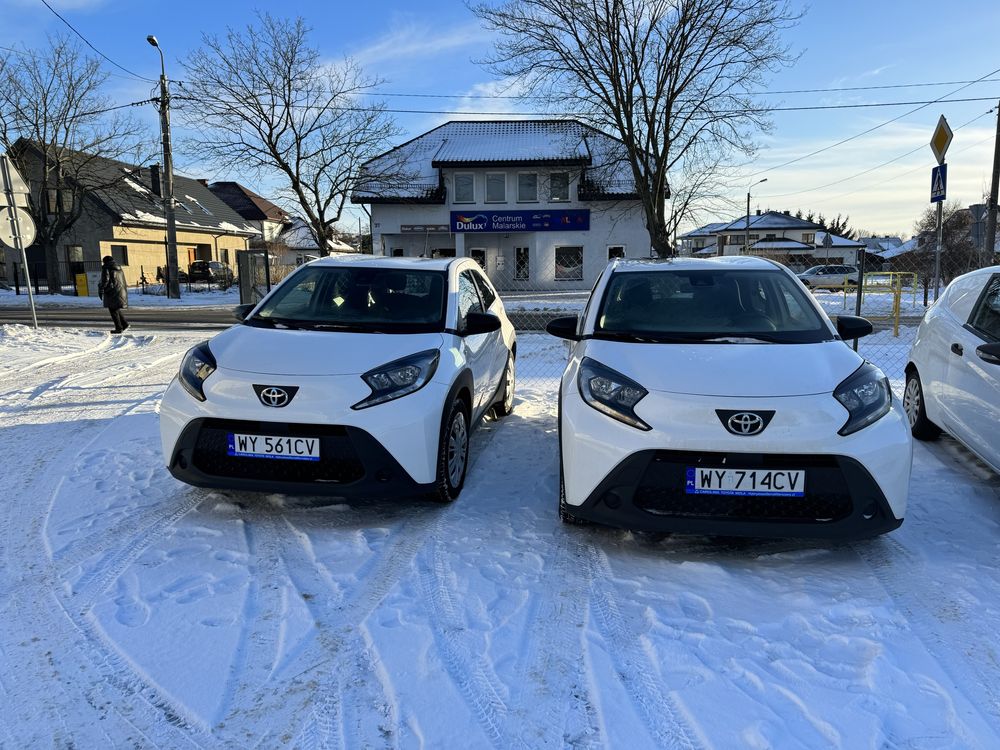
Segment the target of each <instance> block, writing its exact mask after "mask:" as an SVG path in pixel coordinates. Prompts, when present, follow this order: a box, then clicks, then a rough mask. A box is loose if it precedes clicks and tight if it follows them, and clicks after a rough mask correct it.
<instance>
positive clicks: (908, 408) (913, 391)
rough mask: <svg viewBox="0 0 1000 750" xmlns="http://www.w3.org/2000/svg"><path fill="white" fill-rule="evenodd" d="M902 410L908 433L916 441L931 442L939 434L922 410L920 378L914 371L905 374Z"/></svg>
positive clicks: (938, 430)
mask: <svg viewBox="0 0 1000 750" xmlns="http://www.w3.org/2000/svg"><path fill="white" fill-rule="evenodd" d="M903 410H904V411H905V412H906V418H907V420H909V422H910V432H911V433H913V437H915V438H917V440H933V439H934V438H936V437H937V436H938V435H940V434H941V428H940V427H938V426H937V425H936V424H934V423H933V422H932V421H931V420H929V419H928V418H927V411H926V409H925V408H924V389H923V387H922V386H921V385H920V376H919V375H918V374H917V371H916V370H912V369H911V370H910V371H909V372H908V373H907V374H906V387H905V388H904V389H903Z"/></svg>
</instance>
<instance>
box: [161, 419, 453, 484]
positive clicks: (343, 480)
mask: <svg viewBox="0 0 1000 750" xmlns="http://www.w3.org/2000/svg"><path fill="white" fill-rule="evenodd" d="M231 432H235V433H245V434H259V435H276V436H289V437H311V438H319V440H320V456H321V459H320V460H319V461H292V460H283V459H274V458H248V457H235V456H230V455H229V454H228V450H227V438H228V434H229V433H231ZM167 468H168V469H169V470H170V473H171V474H173V476H174V477H176V478H177V479H179V480H181V481H182V482H186V483H187V484H191V485H194V486H196V487H212V488H219V489H232V490H248V491H253V492H280V493H282V494H309V495H334V496H337V497H356V496H366V497H385V496H395V495H415V494H419V493H422V492H428V491H429V490H431V489H432V488H433V486H434V485H433V483H430V484H419V483H418V482H415V481H414V480H413V478H412V477H410V475H409V474H408V473H407V472H406V471H405V470H404V469H403V467H402V466H400V464H399V462H398V461H397V460H396V459H395V458H393V456H392V455H391V454H390V453H389V452H388V451H387V450H386V449H385V447H383V446H382V444H381V443H379V441H378V440H376V439H375V438H374V437H372V436H371V435H370V434H369V433H368V432H366V431H365V430H362V429H360V428H358V427H345V426H340V425H322V424H290V423H287V422H258V421H248V420H231V419H213V418H202V419H195V420H193V421H191V422H189V423H188V424H187V426H186V427H185V428H184V430H183V431H182V432H181V435H180V437H179V438H178V440H177V443H176V445H175V447H174V451H173V454H172V455H171V456H170V458H169V463H168V465H167Z"/></svg>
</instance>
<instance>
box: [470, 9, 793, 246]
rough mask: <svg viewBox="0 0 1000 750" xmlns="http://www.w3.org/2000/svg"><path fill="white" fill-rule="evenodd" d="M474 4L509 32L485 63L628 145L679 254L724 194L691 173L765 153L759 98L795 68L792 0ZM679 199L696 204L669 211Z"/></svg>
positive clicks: (663, 237) (658, 221) (663, 234)
mask: <svg viewBox="0 0 1000 750" xmlns="http://www.w3.org/2000/svg"><path fill="white" fill-rule="evenodd" d="M471 8H472V10H473V11H474V12H475V13H476V14H477V15H478V16H479V17H480V18H481V19H482V20H483V21H484V22H485V23H486V25H487V26H488V27H489V28H491V29H493V30H495V31H497V32H499V34H500V38H499V40H498V41H497V43H496V50H495V52H494V54H493V55H492V56H491V57H490V58H489V59H488V60H486V61H485V62H486V64H487V66H488V67H489V68H490V69H491V70H493V71H494V72H495V73H497V74H499V75H503V76H508V77H512V78H514V79H516V80H517V81H518V82H519V83H520V85H521V87H522V90H525V91H530V92H531V94H532V95H533V96H536V97H537V96H539V95H541V96H546V97H548V98H550V100H551V101H552V103H553V105H554V106H557V107H560V108H561V109H563V110H566V111H570V112H573V113H575V114H576V115H577V116H578V117H579V118H580V119H581V120H583V121H585V122H587V123H588V124H590V125H592V126H594V127H596V128H598V129H601V130H604V131H605V132H607V133H609V134H612V135H615V136H617V137H619V138H621V139H622V141H623V142H624V143H625V144H626V147H627V156H628V161H629V164H630V166H631V170H632V175H633V178H634V180H635V184H636V190H637V193H638V196H639V199H640V201H641V203H642V207H643V210H644V213H645V216H646V225H647V227H648V230H649V237H650V242H651V244H652V246H653V248H654V249H655V250H656V252H657V253H659V254H660V255H666V254H669V253H670V252H671V243H670V231H669V230H670V226H671V225H672V224H673V225H676V223H678V222H679V221H680V220H683V218H685V217H684V216H683V214H685V212H690V211H692V210H693V209H694V208H695V207H697V206H698V205H699V203H700V202H701V196H700V195H699V193H706V194H707V195H708V196H712V195H714V194H716V193H718V192H720V189H721V187H722V185H721V183H717V181H708V182H709V183H716V184H706V181H705V179H704V175H703V174H702V175H701V182H702V187H701V188H699V189H694V188H687V189H685V188H683V187H682V185H681V181H682V180H683V179H684V177H685V175H687V176H692V175H698V174H699V172H698V169H697V164H698V162H699V161H704V160H705V158H706V154H710V153H711V154H715V155H716V157H720V158H721V157H722V156H724V155H729V154H734V153H743V154H746V155H750V154H752V153H753V143H752V134H753V133H754V132H755V131H756V130H758V129H762V128H766V127H767V126H768V125H769V121H768V118H767V112H766V109H765V108H764V107H762V106H761V105H759V104H758V103H756V101H755V99H754V96H753V94H752V92H753V91H755V90H759V88H760V87H761V86H762V85H763V83H764V80H765V77H766V75H767V74H768V73H769V72H773V71H774V70H776V69H777V68H778V67H780V66H781V65H784V64H787V63H789V62H790V61H791V59H792V58H791V56H790V55H789V52H788V48H787V47H786V46H784V45H783V44H782V43H781V41H780V38H779V32H780V31H781V30H782V29H784V28H786V27H788V26H790V25H792V24H793V23H794V22H795V21H796V20H797V18H798V15H797V14H795V13H793V12H792V11H791V10H790V9H789V7H788V5H787V3H786V2H785V1H784V0H501V1H499V2H490V1H486V0H484V1H483V2H477V3H475V4H473V5H472V6H471ZM669 179H672V180H674V183H673V184H670V185H669V189H668V180H669ZM705 188H707V191H706V190H705ZM669 192H673V193H674V194H681V195H688V196H691V198H692V199H691V200H686V201H681V202H680V203H679V204H678V205H675V206H672V207H671V209H670V214H668V212H667V207H666V200H667V196H668V194H669ZM678 216H680V219H678V218H677V217H678ZM668 217H670V218H668Z"/></svg>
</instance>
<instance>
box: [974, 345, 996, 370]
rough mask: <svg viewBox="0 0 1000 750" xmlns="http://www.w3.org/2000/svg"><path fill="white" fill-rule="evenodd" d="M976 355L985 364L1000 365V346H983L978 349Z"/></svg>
mask: <svg viewBox="0 0 1000 750" xmlns="http://www.w3.org/2000/svg"><path fill="white" fill-rule="evenodd" d="M976 354H978V355H979V358H980V359H981V360H983V362H988V363H989V364H991V365H1000V344H983V345H982V346H979V347H977V348H976Z"/></svg>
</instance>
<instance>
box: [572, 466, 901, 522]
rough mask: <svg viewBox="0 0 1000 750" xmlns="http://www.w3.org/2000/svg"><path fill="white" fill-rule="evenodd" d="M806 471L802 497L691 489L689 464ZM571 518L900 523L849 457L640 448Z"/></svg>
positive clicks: (622, 520) (873, 483) (650, 520)
mask: <svg viewBox="0 0 1000 750" xmlns="http://www.w3.org/2000/svg"><path fill="white" fill-rule="evenodd" d="M698 467H712V468H719V467H725V468H727V469H788V468H790V467H794V468H801V469H804V470H805V472H806V495H805V497H771V496H761V495H756V496H750V497H745V496H744V497H740V496H729V495H693V494H687V492H686V491H685V478H686V472H687V470H688V469H689V468H698ZM566 510H567V511H568V512H569V513H570V514H571V515H572V516H574V517H576V518H580V519H584V520H588V521H593V522H596V523H601V524H605V525H608V526H617V527H621V528H627V529H633V530H636V531H660V532H662V531H675V532H680V533H694V534H712V535H721V536H760V537H812V538H829V539H834V538H835V539H857V538H864V537H869V536H876V535H878V534H884V533H886V532H888V531H892V530H893V529H896V528H898V527H899V526H900V524H902V522H903V520H902V519H901V518H896V517H895V516H894V515H893V513H892V509H891V507H890V505H889V502H888V500H887V499H886V497H885V495H884V494H883V492H882V490H881V489H880V488H879V485H878V483H877V482H876V481H875V480H874V479H873V478H872V476H871V474H869V473H868V471H867V470H866V469H865V468H864V467H863V466H862V465H861V464H860V463H859V462H858V461H856V460H855V459H853V458H850V457H847V456H817V455H791V454H790V455H767V454H754V453H711V452H690V451H665V450H644V451H640V452H638V453H633V454H632V455H630V456H628V457H627V458H626V459H625V460H623V461H622V462H621V463H620V464H618V465H617V466H616V467H615V468H614V469H613V470H612V471H611V472H610V473H609V474H608V476H607V477H606V478H605V479H604V480H603V481H602V482H601V483H600V484H599V485H598V486H597V487H596V488H595V489H594V490H593V492H591V493H590V495H589V496H588V497H587V499H586V500H585V501H584V502H583V503H582V504H581V505H579V506H568V507H567V508H566Z"/></svg>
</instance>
